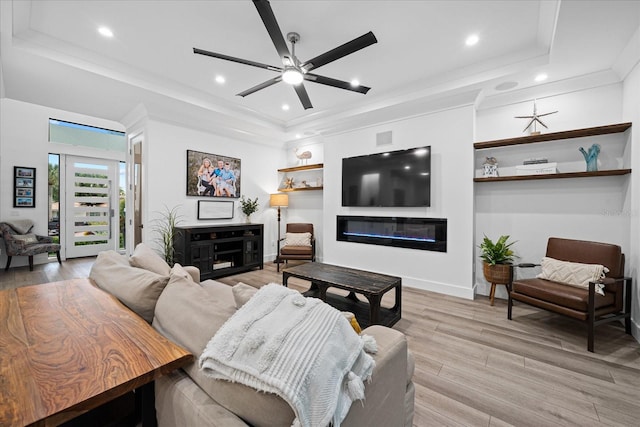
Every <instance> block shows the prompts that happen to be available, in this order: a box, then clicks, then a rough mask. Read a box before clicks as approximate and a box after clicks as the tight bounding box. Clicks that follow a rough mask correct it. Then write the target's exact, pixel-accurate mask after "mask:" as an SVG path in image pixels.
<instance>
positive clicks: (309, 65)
mask: <svg viewBox="0 0 640 427" xmlns="http://www.w3.org/2000/svg"><path fill="white" fill-rule="evenodd" d="M377 42H378V39H376V36H374V35H373V33H372V32H371V31H369V32H368V33H367V34H363V35H361V36H360V37H358V38H355V39H353V40H351V41H350V42H347V43H345V44H343V45H342V46H338V47H336V48H335V49H331V50H330V51H328V52H325V53H323V54H321V55H318V56H316V57H315V58H313V59H310V60H308V61H306V62H305V63H303V64H302V65H301V67H302V68H303V69H305V70H306V71H311V70H313V69H314V68H318V67H322V66H323V65H326V64H328V63H330V62H333V61H335V60H338V59H340V58H343V57H345V56H347V55H350V54H352V53H354V52H357V51H359V50H360V49H364V48H365V47H367V46H371V45H372V44H374V43H377Z"/></svg>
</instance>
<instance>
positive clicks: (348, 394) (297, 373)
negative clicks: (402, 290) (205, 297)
mask: <svg viewBox="0 0 640 427" xmlns="http://www.w3.org/2000/svg"><path fill="white" fill-rule="evenodd" d="M365 348H366V351H369V352H372V353H373V352H375V351H376V343H375V340H374V339H373V337H371V336H363V337H361V336H359V335H358V334H356V333H355V332H354V330H353V328H352V327H351V325H350V324H349V322H348V321H347V320H346V319H345V317H344V316H343V315H342V314H341V313H340V312H339V311H338V310H336V309H334V308H333V307H331V306H329V305H328V304H325V303H324V302H322V301H320V300H319V299H316V298H305V297H303V296H302V295H301V294H300V293H298V292H296V291H294V290H292V289H289V288H285V287H283V286H282V285H278V284H275V283H271V284H268V285H266V286H263V287H262V288H261V289H260V290H259V291H258V292H257V293H256V294H255V295H254V296H253V297H252V298H251V299H250V300H249V301H248V302H247V303H246V304H245V305H243V306H242V307H241V308H240V309H239V310H238V311H237V312H236V313H235V314H234V315H233V316H231V318H229V320H227V322H226V323H225V324H224V325H223V326H222V327H221V328H220V329H219V330H218V332H217V333H216V334H215V336H214V337H213V338H211V341H209V343H208V344H207V346H206V348H205V350H204V351H203V353H202V355H201V356H200V368H201V369H203V371H204V372H205V373H206V374H207V375H210V376H212V377H214V378H218V379H223V380H227V381H232V382H239V383H241V384H245V385H247V386H250V387H253V388H255V389H257V390H260V391H263V392H268V393H275V394H277V395H278V396H280V397H281V398H282V399H284V400H285V401H286V402H287V403H288V404H289V405H290V406H291V408H293V411H294V412H295V415H296V419H295V420H294V423H293V425H294V426H298V425H300V426H302V427H308V426H313V427H316V426H317V427H325V426H327V425H329V423H333V426H334V427H339V426H340V423H341V422H342V421H343V420H344V418H345V417H346V415H347V412H349V408H350V407H351V403H352V402H353V401H354V400H359V399H363V398H364V383H363V381H366V380H369V379H370V378H371V372H372V370H373V367H374V366H375V362H374V360H373V358H372V357H371V356H369V355H368V354H367V353H366V352H365Z"/></svg>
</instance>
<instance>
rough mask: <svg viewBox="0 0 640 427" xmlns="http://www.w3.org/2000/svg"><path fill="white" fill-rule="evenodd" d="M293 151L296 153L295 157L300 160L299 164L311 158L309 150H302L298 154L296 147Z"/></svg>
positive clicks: (305, 162)
mask: <svg viewBox="0 0 640 427" xmlns="http://www.w3.org/2000/svg"><path fill="white" fill-rule="evenodd" d="M294 151H295V153H296V157H297V158H298V159H299V160H300V164H302V165H306V164H307V161H308V160H309V159H310V158H311V151H303V152H302V153H300V154H298V149H297V148H296V149H295V150H294Z"/></svg>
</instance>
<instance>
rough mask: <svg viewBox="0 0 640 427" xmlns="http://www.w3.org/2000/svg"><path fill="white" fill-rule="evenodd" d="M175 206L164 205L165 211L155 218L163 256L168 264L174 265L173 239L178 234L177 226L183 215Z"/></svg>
mask: <svg viewBox="0 0 640 427" xmlns="http://www.w3.org/2000/svg"><path fill="white" fill-rule="evenodd" d="M179 207H180V206H175V207H173V208H172V209H169V208H168V207H167V206H165V207H164V211H162V212H160V218H157V219H155V220H154V227H153V231H155V232H156V233H157V234H158V237H157V238H156V240H157V241H158V243H159V244H160V248H161V250H162V256H163V257H164V260H165V261H166V262H167V264H169V265H171V266H173V264H174V255H175V250H174V248H173V239H174V238H175V235H176V227H177V226H178V225H179V224H180V222H181V220H182V216H181V215H179V214H178V208H179Z"/></svg>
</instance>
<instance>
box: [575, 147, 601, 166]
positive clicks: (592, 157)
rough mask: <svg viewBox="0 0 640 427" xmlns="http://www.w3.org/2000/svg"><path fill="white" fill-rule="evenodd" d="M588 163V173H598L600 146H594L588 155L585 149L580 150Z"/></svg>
mask: <svg viewBox="0 0 640 427" xmlns="http://www.w3.org/2000/svg"><path fill="white" fill-rule="evenodd" d="M578 150H580V152H581V153H582V155H583V156H584V161H585V162H587V172H596V171H597V170H598V154H600V145H599V144H593V145H592V146H591V148H589V152H588V153H587V152H586V151H585V150H584V148H582V147H580V148H578Z"/></svg>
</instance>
